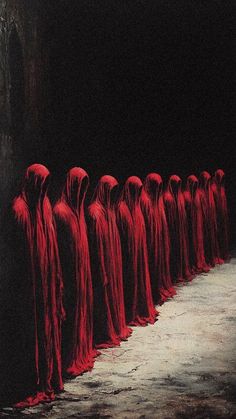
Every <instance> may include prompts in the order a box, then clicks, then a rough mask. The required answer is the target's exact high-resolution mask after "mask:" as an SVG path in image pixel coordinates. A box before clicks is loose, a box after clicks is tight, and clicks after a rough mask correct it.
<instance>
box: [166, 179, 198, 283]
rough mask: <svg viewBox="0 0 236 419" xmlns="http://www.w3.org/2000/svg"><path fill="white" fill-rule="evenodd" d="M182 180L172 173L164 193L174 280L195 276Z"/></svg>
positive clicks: (180, 280)
mask: <svg viewBox="0 0 236 419" xmlns="http://www.w3.org/2000/svg"><path fill="white" fill-rule="evenodd" d="M181 185H182V181H181V179H180V177H179V176H177V175H172V176H171V177H170V179H169V182H168V186H167V190H166V192H165V194H164V203H165V210H166V217H167V222H168V227H169V233H170V267H171V277H172V281H174V282H183V281H184V280H188V281H189V280H191V279H192V278H193V275H192V272H191V270H190V266H189V245H188V225H187V216H186V211H185V200H184V195H183V192H182V187H181Z"/></svg>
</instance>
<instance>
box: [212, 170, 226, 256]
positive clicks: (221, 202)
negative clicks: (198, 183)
mask: <svg viewBox="0 0 236 419" xmlns="http://www.w3.org/2000/svg"><path fill="white" fill-rule="evenodd" d="M212 190H213V195H214V198H215V205H216V221H217V236H218V243H219V252H220V258H221V259H223V260H228V259H229V220H228V206H227V199H226V194H225V173H224V172H223V170H221V169H218V170H217V171H216V172H215V176H214V178H213V184H212Z"/></svg>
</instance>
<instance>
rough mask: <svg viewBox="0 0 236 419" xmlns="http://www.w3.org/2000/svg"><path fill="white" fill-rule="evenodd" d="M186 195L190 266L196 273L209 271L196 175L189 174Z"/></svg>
mask: <svg viewBox="0 0 236 419" xmlns="http://www.w3.org/2000/svg"><path fill="white" fill-rule="evenodd" d="M184 197H185V206H186V213H187V219H188V233H189V261H190V266H191V268H192V269H193V270H194V271H195V272H196V273H201V272H209V270H210V267H209V266H208V265H207V263H206V260H205V254H204V235H203V209H202V205H201V198H200V192H199V189H198V179H197V177H196V176H195V175H191V176H188V178H187V184H186V189H185V191H184Z"/></svg>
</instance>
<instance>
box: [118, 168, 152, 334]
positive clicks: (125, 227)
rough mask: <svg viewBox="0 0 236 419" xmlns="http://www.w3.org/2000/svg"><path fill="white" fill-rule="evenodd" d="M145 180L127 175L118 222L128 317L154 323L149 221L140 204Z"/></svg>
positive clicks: (137, 322) (133, 321) (132, 321)
mask: <svg viewBox="0 0 236 419" xmlns="http://www.w3.org/2000/svg"><path fill="white" fill-rule="evenodd" d="M141 190H142V182H141V180H140V179H139V178H138V177H136V176H131V177H129V178H128V179H127V181H126V183H125V185H124V188H123V191H122V194H121V197H120V199H119V202H118V211H117V214H118V224H119V228H120V233H121V242H122V253H123V278H124V291H125V308H126V320H127V322H128V323H129V324H130V325H133V326H137V325H143V326H144V325H146V324H147V323H154V322H155V320H156V316H157V312H156V310H155V307H154V303H153V298H152V290H151V282H150V275H149V267H148V250H147V242H146V228H145V221H144V217H143V214H142V210H141V207H140V194H141Z"/></svg>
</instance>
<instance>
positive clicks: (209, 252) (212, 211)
mask: <svg viewBox="0 0 236 419" xmlns="http://www.w3.org/2000/svg"><path fill="white" fill-rule="evenodd" d="M199 192H200V200H201V205H202V209H203V230H204V252H205V258H206V262H207V264H208V265H209V266H211V267H214V266H215V265H216V264H221V263H223V260H222V259H220V257H219V244H218V240H217V220H216V207H215V201H214V195H213V190H212V179H211V175H210V174H209V173H208V172H206V171H203V172H202V173H201V174H200V176H199Z"/></svg>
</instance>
